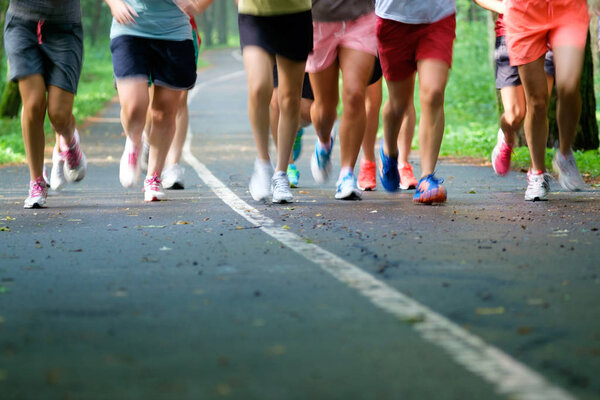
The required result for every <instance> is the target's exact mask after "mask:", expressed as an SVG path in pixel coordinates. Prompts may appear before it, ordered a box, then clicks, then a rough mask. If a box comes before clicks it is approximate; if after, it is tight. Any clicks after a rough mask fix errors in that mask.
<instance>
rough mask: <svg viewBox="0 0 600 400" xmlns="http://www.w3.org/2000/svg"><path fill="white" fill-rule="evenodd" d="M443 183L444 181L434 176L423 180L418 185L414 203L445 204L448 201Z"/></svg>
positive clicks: (428, 176) (430, 175)
mask: <svg viewBox="0 0 600 400" xmlns="http://www.w3.org/2000/svg"><path fill="white" fill-rule="evenodd" d="M443 182H444V180H443V179H441V178H440V179H438V178H436V177H435V175H433V174H429V175H427V176H426V177H423V178H421V179H420V180H419V183H418V184H417V191H416V193H415V195H414V197H413V202H414V203H421V204H431V203H444V202H445V201H446V188H445V187H444V185H442V183H443Z"/></svg>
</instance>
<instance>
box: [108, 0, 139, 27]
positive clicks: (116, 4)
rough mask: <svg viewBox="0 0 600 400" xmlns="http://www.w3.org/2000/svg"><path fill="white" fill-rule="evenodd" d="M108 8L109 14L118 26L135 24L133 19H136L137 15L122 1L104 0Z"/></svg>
mask: <svg viewBox="0 0 600 400" xmlns="http://www.w3.org/2000/svg"><path fill="white" fill-rule="evenodd" d="M104 1H105V2H106V4H108V7H109V8H110V13H111V14H112V16H113V18H114V19H115V21H117V22H118V23H119V24H122V25H126V24H135V17H137V16H138V15H137V13H136V12H135V10H134V9H133V7H131V6H130V5H129V4H127V3H125V2H124V1H123V0H104Z"/></svg>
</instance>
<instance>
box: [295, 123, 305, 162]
mask: <svg viewBox="0 0 600 400" xmlns="http://www.w3.org/2000/svg"><path fill="white" fill-rule="evenodd" d="M303 134H304V128H300V129H298V132H296V139H294V150H293V152H292V154H293V156H294V161H296V160H297V159H298V157H300V152H301V151H302V135H303Z"/></svg>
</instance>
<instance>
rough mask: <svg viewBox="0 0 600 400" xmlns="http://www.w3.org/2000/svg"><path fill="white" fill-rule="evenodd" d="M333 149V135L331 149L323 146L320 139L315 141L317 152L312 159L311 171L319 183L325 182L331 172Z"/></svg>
mask: <svg viewBox="0 0 600 400" xmlns="http://www.w3.org/2000/svg"><path fill="white" fill-rule="evenodd" d="M332 151H333V135H332V136H331V147H330V148H329V150H326V149H323V148H321V146H320V145H319V139H317V140H316V142H315V152H314V153H313V155H312V157H311V159H310V172H312V176H313V178H314V179H315V182H317V183H325V182H326V181H327V179H329V174H330V173H331V153H332Z"/></svg>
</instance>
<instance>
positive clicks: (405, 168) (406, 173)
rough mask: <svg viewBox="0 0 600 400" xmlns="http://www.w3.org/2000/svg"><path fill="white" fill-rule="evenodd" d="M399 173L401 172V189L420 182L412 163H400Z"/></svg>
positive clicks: (412, 186)
mask: <svg viewBox="0 0 600 400" xmlns="http://www.w3.org/2000/svg"><path fill="white" fill-rule="evenodd" d="M398 173H399V174H400V189H402V190H408V189H414V188H416V187H417V183H418V182H417V178H415V174H413V170H412V165H410V164H409V163H405V164H404V163H403V164H402V165H398Z"/></svg>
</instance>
